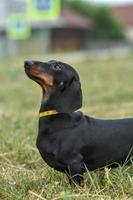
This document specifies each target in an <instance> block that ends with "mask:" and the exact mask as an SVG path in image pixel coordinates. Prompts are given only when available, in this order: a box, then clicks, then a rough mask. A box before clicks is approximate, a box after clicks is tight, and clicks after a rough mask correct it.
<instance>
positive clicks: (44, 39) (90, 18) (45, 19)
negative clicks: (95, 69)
mask: <svg viewBox="0 0 133 200" xmlns="http://www.w3.org/2000/svg"><path fill="white" fill-rule="evenodd" d="M132 47H133V1H132V0H128V1H126V0H125V1H124V0H123V1H118V0H117V1H114V0H94V1H93V0H90V1H89V0H88V1H87V0H86V1H85V0H82V1H81V0H80V1H79V0H77V1H75V0H10V1H8V0H1V1H0V57H1V58H3V57H7V56H9V57H13V56H21V55H33V54H34V55H35V54H36V55H37V54H46V53H47V54H48V53H55V52H66V51H67V52H68V51H77V50H78V51H79V50H80V51H87V52H88V51H89V52H90V53H91V52H92V53H93V52H95V51H96V52H97V53H101V50H102V52H104V53H107V52H111V51H113V50H116V51H117V50H118V51H119V50H120V51H121V53H124V52H127V51H130V50H132ZM99 51H100V52H99Z"/></svg>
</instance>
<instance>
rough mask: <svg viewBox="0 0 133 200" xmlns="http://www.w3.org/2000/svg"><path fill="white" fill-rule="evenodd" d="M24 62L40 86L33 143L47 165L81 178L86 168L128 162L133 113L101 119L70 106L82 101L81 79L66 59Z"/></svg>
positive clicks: (132, 149) (78, 105)
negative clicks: (36, 128) (132, 114)
mask: <svg viewBox="0 0 133 200" xmlns="http://www.w3.org/2000/svg"><path fill="white" fill-rule="evenodd" d="M24 67H25V72H26V74H27V75H28V77H29V78H31V79H32V80H34V81H35V82H37V83H38V84H39V85H40V86H41V88H42V92H43V95H42V101H41V107H40V112H39V116H40V118H39V133H38V137H37V143H36V144H37V148H38V149H39V152H40V154H41V156H42V158H43V159H44V161H45V162H46V163H47V164H48V165H49V166H51V167H52V168H54V169H56V170H58V171H60V172H65V173H66V174H67V175H68V177H69V181H70V183H76V184H81V182H82V180H83V173H84V172H85V171H86V169H87V168H88V170H95V169H97V168H103V167H105V166H110V167H115V166H118V164H120V165H121V164H123V163H126V162H127V160H129V162H132V161H131V158H132V157H133V119H119V120H101V119H94V118H92V117H89V116H86V115H84V114H83V113H82V112H79V111H77V112H75V111H76V110H77V109H79V108H81V106H82V91H81V84H80V80H79V76H78V74H77V72H76V71H75V69H73V68H72V67H71V66H70V65H68V64H65V63H62V62H58V61H54V60H53V61H49V62H46V63H44V62H39V61H25V63H24Z"/></svg>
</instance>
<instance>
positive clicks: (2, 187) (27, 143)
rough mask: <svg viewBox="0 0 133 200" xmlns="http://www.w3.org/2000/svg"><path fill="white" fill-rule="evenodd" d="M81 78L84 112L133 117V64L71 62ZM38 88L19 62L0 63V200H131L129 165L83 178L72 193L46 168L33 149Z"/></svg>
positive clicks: (61, 178)
mask: <svg viewBox="0 0 133 200" xmlns="http://www.w3.org/2000/svg"><path fill="white" fill-rule="evenodd" d="M71 64H72V65H73V66H75V68H76V69H77V70H78V72H79V73H80V77H81V82H82V89H83V96H84V106H83V108H82V111H84V112H85V113H86V114H88V115H90V116H96V117H101V118H123V117H133V59H132V58H129V59H126V58H125V59H110V60H107V61H102V60H101V61H100V60H98V61H93V60H86V61H84V62H80V63H76V62H75V63H71ZM40 98H41V90H40V88H39V87H38V86H37V85H36V84H35V83H34V82H32V81H30V80H29V79H28V78H27V77H26V75H25V73H24V70H23V59H17V60H12V61H11V60H9V61H3V62H2V63H1V64H0V200H43V199H49V200H51V199H53V200H58V199H63V200H75V199H76V200H86V199H90V200H93V199H95V200H105V199H107V200H110V199H120V200H121V199H123V200H126V199H129V200H132V199H133V166H128V167H127V166H123V167H118V168H116V169H111V170H110V172H109V179H107V177H106V176H105V174H104V171H99V170H96V171H95V172H91V173H89V172H87V173H86V174H85V175H84V178H85V186H84V187H83V188H79V187H77V188H71V187H70V186H69V184H68V180H67V178H66V176H65V175H63V174H61V173H58V172H56V171H54V170H53V169H51V168H49V167H48V166H47V165H46V164H45V163H44V162H43V160H42V159H41V157H40V155H39V153H38V151H37V149H36V146H35V141H36V136H37V128H38V127H37V126H38V117H37V114H38V109H39V104H40Z"/></svg>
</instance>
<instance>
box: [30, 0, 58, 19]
mask: <svg viewBox="0 0 133 200" xmlns="http://www.w3.org/2000/svg"><path fill="white" fill-rule="evenodd" d="M60 13H61V0H29V2H28V16H29V19H31V20H54V19H56V18H58V17H59V16H60Z"/></svg>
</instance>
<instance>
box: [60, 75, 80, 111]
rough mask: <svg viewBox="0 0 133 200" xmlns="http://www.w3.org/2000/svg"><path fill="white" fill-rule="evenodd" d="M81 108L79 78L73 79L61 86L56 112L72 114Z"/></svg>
mask: <svg viewBox="0 0 133 200" xmlns="http://www.w3.org/2000/svg"><path fill="white" fill-rule="evenodd" d="M63 84H64V85H63ZM81 106H82V91H81V84H80V81H79V79H78V78H77V77H73V78H72V79H71V80H70V81H69V82H67V83H62V84H61V91H60V95H59V96H58V100H57V102H56V110H57V111H58V112H62V113H71V112H73V111H76V110H77V109H79V108H81Z"/></svg>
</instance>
